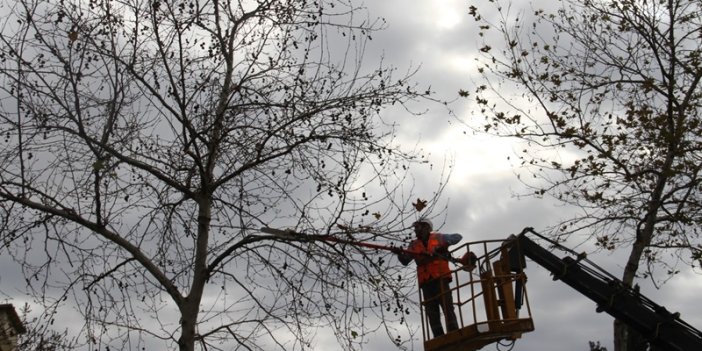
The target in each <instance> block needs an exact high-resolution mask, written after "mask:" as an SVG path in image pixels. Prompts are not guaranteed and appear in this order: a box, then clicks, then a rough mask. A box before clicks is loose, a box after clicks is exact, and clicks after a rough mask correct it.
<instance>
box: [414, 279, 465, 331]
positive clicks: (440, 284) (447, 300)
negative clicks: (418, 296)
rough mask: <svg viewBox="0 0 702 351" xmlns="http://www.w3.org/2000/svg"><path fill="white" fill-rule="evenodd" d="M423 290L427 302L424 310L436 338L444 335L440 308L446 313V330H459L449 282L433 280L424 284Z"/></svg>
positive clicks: (446, 280)
mask: <svg viewBox="0 0 702 351" xmlns="http://www.w3.org/2000/svg"><path fill="white" fill-rule="evenodd" d="M421 289H422V295H423V296H424V302H425V305H424V310H425V311H426V313H427V318H428V319H429V327H430V328H431V332H432V334H433V335H434V337H435V338H436V337H439V336H442V335H444V328H443V327H442V326H441V315H440V314H439V308H441V309H442V310H443V311H444V317H445V318H446V329H447V330H448V331H449V332H450V331H453V330H456V329H458V321H457V320H456V312H455V311H454V310H453V297H452V294H451V291H450V290H449V289H450V287H449V280H448V279H446V278H440V279H432V280H430V281H428V282H425V283H424V284H422V286H421ZM439 306H441V307H439Z"/></svg>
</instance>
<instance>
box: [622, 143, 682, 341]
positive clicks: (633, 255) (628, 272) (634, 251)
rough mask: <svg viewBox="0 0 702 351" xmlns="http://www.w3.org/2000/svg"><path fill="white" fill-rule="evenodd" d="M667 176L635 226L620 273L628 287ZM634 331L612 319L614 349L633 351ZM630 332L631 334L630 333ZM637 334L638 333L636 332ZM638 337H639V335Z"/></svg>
mask: <svg viewBox="0 0 702 351" xmlns="http://www.w3.org/2000/svg"><path fill="white" fill-rule="evenodd" d="M672 159H673V157H672V156H671V153H669V155H668V157H667V158H666V163H665V167H664V169H666V170H667V169H669V168H670V165H671V164H672ZM667 180H668V178H667V177H665V176H660V177H659V178H658V179H657V181H656V186H655V188H654V189H653V192H652V193H651V199H650V200H649V202H648V208H647V209H646V214H645V216H644V222H643V223H642V224H643V228H641V227H640V228H637V230H636V240H634V244H633V245H632V247H631V251H630V252H629V258H628V260H627V262H626V266H624V273H623V275H622V281H623V282H624V284H625V285H626V286H628V287H633V286H634V279H635V278H636V273H637V272H638V270H639V262H641V257H642V256H643V253H644V250H646V247H648V246H649V245H650V244H651V240H652V239H653V232H654V229H655V226H656V217H657V213H658V209H659V208H660V206H661V196H662V194H663V190H664V189H665V184H666V182H667ZM632 333H635V331H634V330H631V331H630V330H629V327H628V326H627V325H626V324H624V323H622V322H620V321H619V320H615V321H614V351H634V349H633V348H632V347H630V346H633V345H629V344H630V341H632V342H633V340H634V339H636V337H635V336H634V335H633V334H632ZM630 334H632V335H630ZM637 334H638V333H637ZM632 338H634V339H632ZM638 339H641V337H640V336H639V337H638Z"/></svg>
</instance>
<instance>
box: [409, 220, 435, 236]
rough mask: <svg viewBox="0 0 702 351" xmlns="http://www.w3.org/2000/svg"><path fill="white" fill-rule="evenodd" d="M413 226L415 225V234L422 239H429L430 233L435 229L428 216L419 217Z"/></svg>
mask: <svg viewBox="0 0 702 351" xmlns="http://www.w3.org/2000/svg"><path fill="white" fill-rule="evenodd" d="M412 226H413V227H414V234H415V235H416V236H417V238H418V239H421V240H427V239H428V238H429V233H431V231H432V230H433V229H434V226H433V225H432V223H431V221H430V220H429V219H427V218H420V219H418V220H417V221H416V222H414V224H413V225H412Z"/></svg>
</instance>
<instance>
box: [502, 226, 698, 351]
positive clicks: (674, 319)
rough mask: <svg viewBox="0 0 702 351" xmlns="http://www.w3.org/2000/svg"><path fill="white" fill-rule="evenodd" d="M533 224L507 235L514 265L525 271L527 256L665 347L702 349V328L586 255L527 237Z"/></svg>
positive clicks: (613, 315) (599, 305)
mask: <svg viewBox="0 0 702 351" xmlns="http://www.w3.org/2000/svg"><path fill="white" fill-rule="evenodd" d="M527 233H533V234H536V235H538V234H537V233H536V232H534V231H533V229H532V228H525V229H524V230H523V231H522V233H521V234H519V235H518V236H512V237H510V238H509V239H507V241H506V244H507V245H509V246H510V252H511V263H512V264H514V263H517V266H516V267H514V266H513V267H511V268H513V269H515V270H519V271H521V269H523V268H524V267H525V263H526V261H525V260H524V259H523V257H524V256H526V257H528V258H530V259H531V260H532V261H534V262H535V263H537V264H538V265H540V266H542V267H544V268H546V269H547V270H548V271H549V272H551V273H552V274H553V278H554V280H560V281H562V282H564V283H566V284H568V285H569V286H570V287H572V288H573V289H575V290H577V291H578V292H579V293H581V294H583V295H585V296H586V297H588V298H589V299H590V300H592V301H594V302H595V303H596V304H597V312H603V311H604V312H607V313H608V314H610V315H611V316H612V317H614V318H616V319H618V320H620V321H622V322H623V323H625V324H626V325H628V326H629V327H631V328H633V329H635V330H636V331H638V332H639V333H640V334H641V335H642V336H644V337H645V338H647V339H648V340H649V342H650V343H651V344H653V345H655V346H658V347H661V348H662V349H664V350H677V351H690V350H702V332H700V331H699V330H697V329H695V328H694V327H692V326H691V325H689V324H687V323H686V322H685V321H683V320H682V319H680V315H679V313H671V312H669V311H668V310H667V309H666V308H665V307H663V306H660V305H658V304H656V303H655V302H653V301H651V300H650V299H648V298H646V297H645V296H643V295H642V294H640V293H639V292H638V291H636V290H634V289H632V288H631V287H628V286H626V285H624V283H623V282H622V281H621V280H619V279H618V278H615V277H614V276H612V275H611V274H609V273H607V272H606V271H604V270H603V269H601V268H599V267H597V266H596V265H594V264H592V263H591V262H589V261H587V260H585V256H584V255H577V256H576V257H570V256H566V257H564V258H562V259H561V258H558V257H557V256H556V255H554V254H553V253H551V252H550V251H548V250H546V249H545V248H543V247H541V246H540V245H538V244H537V243H536V242H534V241H532V240H531V239H529V238H528V237H527V235H526V234H527Z"/></svg>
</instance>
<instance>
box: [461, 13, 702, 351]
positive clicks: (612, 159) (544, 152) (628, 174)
mask: <svg viewBox="0 0 702 351" xmlns="http://www.w3.org/2000/svg"><path fill="white" fill-rule="evenodd" d="M494 3H495V4H496V6H495V7H493V8H491V10H490V12H488V11H487V10H484V9H478V8H476V7H474V6H471V8H470V13H471V14H473V16H474V17H475V18H476V20H478V21H479V22H480V25H481V27H480V28H481V32H480V35H481V36H483V37H484V46H482V48H481V51H482V52H483V53H484V55H485V56H486V58H487V59H486V60H484V61H482V62H483V64H482V65H481V66H480V68H479V70H480V72H482V73H483V76H484V78H485V79H484V83H479V84H478V87H477V89H476V93H477V102H478V104H479V106H480V112H481V114H484V116H485V120H484V124H483V129H484V130H485V131H488V132H491V133H495V134H497V135H502V136H508V137H516V138H518V139H521V140H522V141H524V142H526V143H527V144H526V146H525V148H524V150H523V152H521V153H520V154H519V161H520V162H521V166H523V167H524V169H526V170H528V171H529V172H530V173H531V174H530V175H533V177H531V176H530V177H528V178H531V179H533V180H534V181H531V180H530V179H526V178H527V177H524V178H523V179H524V182H525V184H527V185H529V186H531V187H532V190H533V193H532V195H535V196H542V195H550V196H552V197H553V198H555V199H557V200H559V201H562V202H564V203H567V204H572V205H574V206H575V207H576V208H579V209H580V211H579V213H578V214H577V215H576V216H575V217H574V218H570V219H567V220H565V221H564V222H562V223H560V224H559V225H557V226H554V229H555V230H554V235H555V236H556V237H557V238H561V239H562V238H564V237H566V236H567V235H568V234H572V233H576V232H580V233H583V232H585V233H589V235H590V239H592V240H594V241H595V243H596V244H597V245H598V246H599V247H601V248H603V249H607V250H614V249H618V248H622V249H624V248H628V249H629V254H628V258H627V261H626V264H625V268H624V272H623V275H622V280H623V281H624V282H625V283H626V284H628V285H629V286H631V285H632V284H633V283H634V282H635V280H636V278H651V279H652V281H653V282H654V284H658V283H659V282H660V279H661V277H662V278H663V279H664V280H665V279H668V278H670V277H671V276H673V275H675V274H676V273H677V272H678V271H679V268H678V267H679V264H680V263H681V262H684V263H685V264H686V265H692V266H700V265H702V260H701V259H700V258H701V257H702V250H701V248H702V246H701V243H700V240H699V239H700V238H699V235H700V232H699V228H700V226H699V225H700V223H701V222H702V212H701V211H700V210H701V209H702V208H701V206H700V200H701V194H700V184H701V182H700V168H701V167H702V162H701V157H702V154H701V153H700V141H701V140H702V139H701V135H702V133H701V132H702V129H700V126H701V125H702V124H701V123H700V122H701V119H700V112H701V108H700V107H701V106H700V105H701V103H702V89H700V78H702V67H701V65H700V62H701V61H700V54H701V53H702V51H700V47H701V46H702V45H701V44H702V39H701V37H700V31H701V30H702V17H700V15H699V14H700V11H702V4H701V3H700V2H699V1H689V0H665V1H636V0H615V1H612V0H608V1H590V0H565V1H561V2H559V6H557V7H556V9H553V10H543V9H534V10H532V11H524V12H519V13H515V12H514V11H513V9H512V8H511V5H507V4H505V2H503V1H494ZM488 13H489V15H487V14H488ZM483 14H485V15H483ZM461 93H462V95H467V94H468V92H466V91H462V92H461ZM654 268H663V269H664V271H663V273H662V275H656V277H657V278H654V276H653V273H654ZM614 330H615V336H614V340H615V348H614V349H615V351H623V350H628V349H631V348H627V342H626V340H627V333H626V329H625V328H624V326H622V325H621V324H620V323H619V322H617V321H615V328H614Z"/></svg>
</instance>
